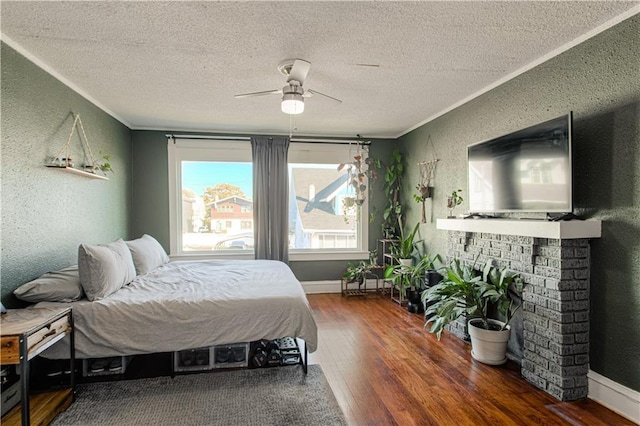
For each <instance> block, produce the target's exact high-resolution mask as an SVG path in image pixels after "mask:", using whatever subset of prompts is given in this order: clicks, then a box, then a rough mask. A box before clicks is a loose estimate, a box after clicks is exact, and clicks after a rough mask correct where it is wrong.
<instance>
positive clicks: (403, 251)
mask: <svg viewBox="0 0 640 426" xmlns="http://www.w3.org/2000/svg"><path fill="white" fill-rule="evenodd" d="M418 228H420V223H419V222H418V223H416V226H414V227H413V229H412V230H411V232H409V234H405V233H404V227H403V223H402V218H398V229H399V230H400V231H399V235H398V241H397V242H395V243H394V244H393V245H392V246H391V249H392V253H393V255H394V256H395V257H396V258H397V259H399V260H400V259H411V258H412V257H413V252H414V251H415V250H416V245H417V244H418V243H419V242H420V241H421V240H418V241H416V234H417V233H418Z"/></svg>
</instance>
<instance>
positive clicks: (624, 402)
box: [587, 370, 640, 424]
mask: <svg viewBox="0 0 640 426" xmlns="http://www.w3.org/2000/svg"><path fill="white" fill-rule="evenodd" d="M587 378H588V379H589V398H590V399H592V400H594V401H596V402H597V403H598V404H601V405H604V406H605V407H607V408H609V409H610V410H613V411H615V412H616V413H618V414H620V415H621V416H623V417H626V418H627V419H629V420H631V421H632V422H635V423H637V424H640V392H637V391H635V390H633V389H629V388H628V387H626V386H623V385H621V384H620V383H617V382H614V381H613V380H611V379H608V378H606V377H605V376H603V375H601V374H598V373H596V372H595V371H592V370H589V373H588V374H587Z"/></svg>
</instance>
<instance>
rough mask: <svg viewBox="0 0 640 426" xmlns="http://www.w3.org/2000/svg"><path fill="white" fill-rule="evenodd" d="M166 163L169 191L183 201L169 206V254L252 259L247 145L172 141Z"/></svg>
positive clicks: (250, 166)
mask: <svg viewBox="0 0 640 426" xmlns="http://www.w3.org/2000/svg"><path fill="white" fill-rule="evenodd" d="M169 161H170V163H169V164H170V182H169V187H170V191H171V193H173V194H176V196H177V194H180V195H181V197H182V203H181V208H180V209H178V208H176V206H177V205H176V203H175V201H172V202H171V208H170V211H171V215H170V217H171V254H172V255H188V254H219V255H225V254H226V255H229V254H230V253H233V255H237V254H242V253H246V255H247V256H248V257H253V208H252V206H253V200H252V198H253V194H252V191H253V164H252V162H251V146H250V145H249V143H248V142H245V141H233V142H223V141H212V140H206V141H205V140H182V139H178V140H176V141H175V143H174V142H173V141H172V140H170V141H169ZM172 175H173V176H172ZM170 199H171V196H170ZM249 238H250V241H249Z"/></svg>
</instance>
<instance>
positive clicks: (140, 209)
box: [131, 130, 395, 281]
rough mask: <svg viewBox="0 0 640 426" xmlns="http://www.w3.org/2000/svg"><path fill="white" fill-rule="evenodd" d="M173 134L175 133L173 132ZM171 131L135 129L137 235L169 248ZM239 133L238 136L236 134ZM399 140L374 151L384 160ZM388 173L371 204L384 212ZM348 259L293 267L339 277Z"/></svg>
mask: <svg viewBox="0 0 640 426" xmlns="http://www.w3.org/2000/svg"><path fill="white" fill-rule="evenodd" d="M169 133H171V132H169ZM166 134H167V132H159V131H146V130H139V131H133V132H132V136H131V140H132V155H133V198H134V200H135V201H134V205H133V213H132V217H133V234H134V235H136V236H138V235H142V234H144V233H147V234H149V235H153V236H154V237H156V238H157V239H158V241H159V242H160V243H161V244H162V245H163V247H164V248H165V249H166V250H167V251H169V189H168V186H169V181H168V179H169V178H168V164H167V137H166ZM235 136H238V135H235ZM394 146H395V141H390V140H374V141H373V143H372V144H371V150H370V154H371V155H372V156H374V157H377V158H380V159H382V160H383V161H384V160H385V158H389V156H390V154H391V151H392V149H393V147H394ZM383 180H384V176H383V175H382V176H381V177H380V179H378V180H377V181H375V182H374V183H373V184H372V185H371V189H372V194H371V198H370V200H369V202H370V206H373V207H374V210H375V211H381V210H382V208H383V206H384V202H385V200H384V197H383V195H382V184H383ZM380 234H381V232H380V215H377V216H376V220H375V221H374V222H373V223H371V224H370V230H369V247H370V248H371V249H374V248H375V247H376V240H377V239H378V238H380ZM346 265H347V261H326V262H308V261H305V262H290V266H291V270H292V271H293V272H294V274H295V275H296V277H297V278H298V280H300V281H324V280H338V279H340V276H341V275H342V273H343V272H344V270H345V268H346Z"/></svg>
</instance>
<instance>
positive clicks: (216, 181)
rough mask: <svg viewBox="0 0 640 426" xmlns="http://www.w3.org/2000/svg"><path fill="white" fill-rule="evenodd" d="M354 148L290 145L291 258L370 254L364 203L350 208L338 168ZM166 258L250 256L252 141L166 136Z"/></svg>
mask: <svg viewBox="0 0 640 426" xmlns="http://www.w3.org/2000/svg"><path fill="white" fill-rule="evenodd" d="M354 147H355V145H351V146H350V145H349V144H323V143H299V142H292V143H291V145H290V147H289V258H290V259H291V260H316V259H318V260H329V259H353V258H355V257H360V256H364V257H366V256H367V255H368V253H367V239H368V235H367V224H368V223H367V220H366V218H367V217H368V203H367V200H366V199H365V201H364V203H362V204H361V205H354V204H353V202H352V200H353V195H354V194H351V192H353V188H352V187H351V185H349V182H348V172H347V170H346V169H342V170H338V165H339V164H341V163H347V162H350V161H351V159H352V158H353V154H354V151H355V148H354ZM168 154H169V155H168V157H169V191H170V194H169V202H170V220H171V226H170V228H171V255H172V256H189V255H198V256H202V255H207V256H208V257H219V256H234V257H239V258H244V257H246V258H252V257H253V198H254V197H253V194H252V191H253V183H252V179H253V176H252V171H253V165H252V159H251V144H250V142H249V141H244V140H242V141H235V140H234V141H220V140H209V139H180V138H176V139H173V138H170V139H169V144H168ZM361 218H364V220H361Z"/></svg>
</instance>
